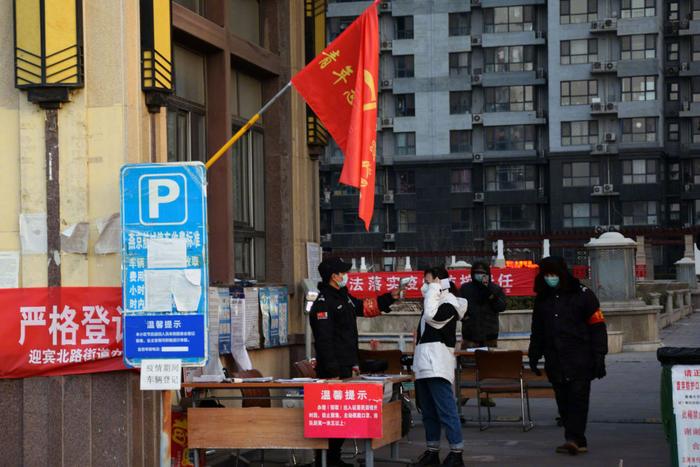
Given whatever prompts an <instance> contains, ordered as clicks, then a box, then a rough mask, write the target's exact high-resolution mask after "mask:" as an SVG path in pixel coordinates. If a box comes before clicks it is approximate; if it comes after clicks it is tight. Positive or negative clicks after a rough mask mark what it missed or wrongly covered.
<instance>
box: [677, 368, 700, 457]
mask: <svg viewBox="0 0 700 467" xmlns="http://www.w3.org/2000/svg"><path fill="white" fill-rule="evenodd" d="M671 381H672V384H673V412H674V413H675V416H676V436H677V438H678V465H679V467H697V466H699V465H700V365H676V366H674V367H673V368H672V369H671Z"/></svg>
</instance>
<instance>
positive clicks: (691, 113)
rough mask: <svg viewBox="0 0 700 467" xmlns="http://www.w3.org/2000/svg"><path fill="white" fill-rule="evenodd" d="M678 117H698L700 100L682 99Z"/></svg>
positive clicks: (699, 114)
mask: <svg viewBox="0 0 700 467" xmlns="http://www.w3.org/2000/svg"><path fill="white" fill-rule="evenodd" d="M678 116H679V117H700V102H690V101H684V102H683V105H682V106H681V110H680V112H678Z"/></svg>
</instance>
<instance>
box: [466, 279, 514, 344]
mask: <svg viewBox="0 0 700 467" xmlns="http://www.w3.org/2000/svg"><path fill="white" fill-rule="evenodd" d="M487 273H488V274H489V275H490V274H491V271H490V270H487ZM459 294H460V295H461V296H462V298H465V299H466V300H467V302H469V309H467V316H466V317H465V319H464V320H463V321H462V339H464V340H466V341H476V342H479V341H486V340H493V339H498V328H499V323H498V314H499V313H502V312H503V311H505V309H506V294H505V293H503V289H502V288H501V287H499V286H498V285H497V284H494V283H493V282H489V283H488V285H484V284H483V283H481V282H479V281H475V280H474V271H472V281H471V282H467V283H466V284H464V285H462V287H461V289H460V291H459Z"/></svg>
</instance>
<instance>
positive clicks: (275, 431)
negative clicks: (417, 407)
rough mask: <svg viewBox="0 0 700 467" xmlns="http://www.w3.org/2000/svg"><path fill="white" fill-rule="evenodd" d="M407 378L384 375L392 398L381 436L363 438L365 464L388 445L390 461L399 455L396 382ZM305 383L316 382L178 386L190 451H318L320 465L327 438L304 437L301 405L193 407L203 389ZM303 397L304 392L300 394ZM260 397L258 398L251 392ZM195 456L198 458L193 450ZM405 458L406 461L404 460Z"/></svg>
mask: <svg viewBox="0 0 700 467" xmlns="http://www.w3.org/2000/svg"><path fill="white" fill-rule="evenodd" d="M410 380H412V377H411V376H399V377H394V378H389V379H387V380H386V381H384V382H389V383H391V384H392V385H393V386H394V395H393V396H392V400H391V401H390V402H388V403H384V404H383V405H382V435H383V436H382V438H381V439H372V440H365V463H366V465H367V467H373V465H374V450H375V449H379V448H381V447H383V446H386V445H391V446H392V459H391V460H392V461H399V462H401V463H403V460H400V459H399V455H398V444H397V443H398V441H399V440H400V439H401V401H400V400H399V398H398V394H399V392H400V391H398V390H397V388H398V387H400V384H401V383H403V382H407V381H410ZM350 381H352V382H360V381H361V382H364V383H376V384H383V383H384V382H380V381H372V380H364V379H352V380H327V381H324V383H326V384H333V383H347V382H350ZM308 384H321V383H320V382H312V383H308V382H307V383H304V382H280V383H278V382H274V381H272V382H266V383H186V384H183V385H182V387H183V388H185V389H191V390H192V395H193V407H192V408H190V409H188V410H187V425H188V446H189V447H190V448H192V449H205V448H213V449H216V448H218V449H322V450H323V455H322V461H323V462H322V463H323V465H324V466H325V464H326V455H325V454H326V450H327V449H328V439H323V438H305V437H304V409H303V408H285V407H245V408H243V407H238V408H228V407H227V408H204V407H197V404H198V403H199V401H200V400H201V395H202V394H203V393H205V392H206V391H208V390H220V391H221V390H223V391H240V390H241V389H266V390H269V391H280V390H282V391H284V390H289V389H297V390H298V389H303V388H304V386H305V385H308ZM302 397H303V396H302ZM253 398H255V399H259V398H260V397H258V396H254V397H253ZM270 398H271V399H290V398H291V399H300V398H301V397H299V396H289V395H287V394H279V395H274V396H273V395H272V394H271V395H270ZM214 399H242V396H217V397H214ZM195 459H198V457H197V455H196V454H195ZM406 462H410V461H408V460H406Z"/></svg>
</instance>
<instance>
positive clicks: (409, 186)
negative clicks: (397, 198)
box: [396, 170, 416, 194]
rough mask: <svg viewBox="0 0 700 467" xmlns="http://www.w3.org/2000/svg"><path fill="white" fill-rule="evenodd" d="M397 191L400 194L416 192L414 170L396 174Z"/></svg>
mask: <svg viewBox="0 0 700 467" xmlns="http://www.w3.org/2000/svg"><path fill="white" fill-rule="evenodd" d="M396 180H397V183H396V185H397V191H398V192H399V193H402V194H405V193H415V192H416V173H415V172H414V171H413V170H402V171H400V172H397V173H396Z"/></svg>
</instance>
